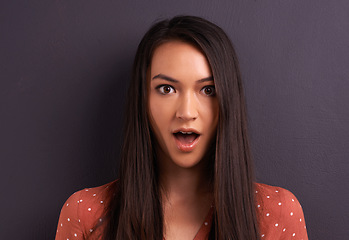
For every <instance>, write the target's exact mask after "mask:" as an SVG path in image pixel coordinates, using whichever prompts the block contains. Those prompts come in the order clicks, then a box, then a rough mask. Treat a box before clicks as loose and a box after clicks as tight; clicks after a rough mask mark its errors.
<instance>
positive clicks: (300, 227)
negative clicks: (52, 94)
mask: <svg viewBox="0 0 349 240" xmlns="http://www.w3.org/2000/svg"><path fill="white" fill-rule="evenodd" d="M112 184H115V181H114V182H112V183H109V184H106V185H103V186H100V187H97V188H88V189H84V190H81V191H79V192H77V193H74V194H73V195H72V196H70V198H69V199H68V200H67V201H66V203H65V204H64V205H63V208H62V210H61V214H60V218H59V222H58V227H57V232H56V240H66V239H68V240H69V239H70V240H72V239H74V240H75V239H101V237H100V236H102V232H103V228H104V225H105V221H104V220H103V217H104V207H105V206H106V200H107V199H108V198H107V193H108V188H109V187H110V186H111V185H112ZM255 188H256V190H255V196H256V205H255V206H256V211H257V215H258V218H259V232H260V238H262V239H263V240H275V239H292V240H296V239H297V240H301V239H303V240H307V239H308V236H307V231H306V226H305V220H304V215H303V211H302V208H301V205H300V204H299V202H298V200H297V199H296V197H295V196H294V195H293V194H292V193H291V192H289V191H287V190H285V189H283V188H279V187H273V186H268V185H265V184H260V183H256V184H255ZM213 211H214V206H212V207H211V210H210V213H209V214H208V215H207V217H206V219H205V221H204V222H203V224H202V226H201V228H200V230H199V232H198V233H197V235H196V237H195V239H194V240H203V239H206V238H207V235H208V233H209V231H210V228H211V224H212V214H213ZM97 236H99V237H97Z"/></svg>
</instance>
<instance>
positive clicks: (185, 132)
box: [180, 131, 193, 134]
mask: <svg viewBox="0 0 349 240" xmlns="http://www.w3.org/2000/svg"><path fill="white" fill-rule="evenodd" d="M180 133H182V134H192V133H193V132H182V131H180Z"/></svg>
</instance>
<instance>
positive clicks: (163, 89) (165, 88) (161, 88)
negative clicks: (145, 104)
mask: <svg viewBox="0 0 349 240" xmlns="http://www.w3.org/2000/svg"><path fill="white" fill-rule="evenodd" d="M158 89H159V91H160V92H161V93H162V94H169V93H172V92H174V89H173V87H171V86H170V85H162V86H159V87H158Z"/></svg>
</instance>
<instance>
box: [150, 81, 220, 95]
mask: <svg viewBox="0 0 349 240" xmlns="http://www.w3.org/2000/svg"><path fill="white" fill-rule="evenodd" d="M164 87H170V88H171V92H169V93H164V91H163V88H164ZM207 88H211V89H212V90H213V91H212V94H210V95H207V94H205V93H204V94H205V95H206V96H208V97H212V96H215V95H216V88H215V86H214V85H207V86H204V87H203V88H202V89H201V91H203V90H205V89H207ZM156 89H157V90H158V91H159V92H160V94H162V95H167V94H170V93H172V91H174V92H175V89H174V87H172V86H171V85H168V84H161V85H159V86H157V87H156Z"/></svg>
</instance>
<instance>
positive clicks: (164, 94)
mask: <svg viewBox="0 0 349 240" xmlns="http://www.w3.org/2000/svg"><path fill="white" fill-rule="evenodd" d="M148 78H149V79H148V89H149V103H148V112H149V119H150V122H151V127H152V130H153V132H154V134H155V136H156V140H157V144H156V146H155V148H156V153H157V159H158V164H159V173H160V186H161V188H162V190H163V192H162V194H163V196H162V203H163V210H164V237H165V239H166V240H174V239H181V240H186V239H190V240H192V239H194V237H195V235H196V234H197V232H198V231H199V229H200V227H201V225H202V224H203V222H204V220H205V217H206V215H207V213H208V212H209V209H210V207H211V204H212V201H213V198H212V191H211V188H210V186H209V183H208V179H207V173H206V172H205V164H206V162H205V161H206V160H205V154H206V152H207V149H208V148H209V145H210V144H211V142H212V139H213V138H214V136H215V133H216V129H217V124H218V101H217V98H216V96H215V89H214V80H213V78H212V72H211V69H210V66H209V64H208V62H207V60H206V57H205V56H204V55H203V54H202V53H201V51H200V50H198V49H197V48H196V47H194V46H192V45H190V44H188V43H184V42H180V41H171V42H167V43H164V44H162V45H160V46H159V47H158V48H157V49H156V50H155V52H154V55H153V59H152V62H151V68H150V71H149V77H148ZM178 131H182V132H185V133H187V134H190V132H195V133H197V135H196V136H197V137H196V139H195V141H193V144H192V145H193V146H189V145H190V144H187V143H185V144H182V143H181V141H179V140H178V138H177V137H176V134H175V133H177V132H178ZM184 135H185V134H184ZM194 142H195V144H194Z"/></svg>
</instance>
